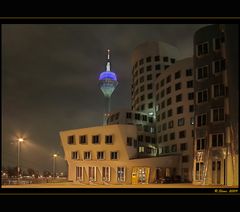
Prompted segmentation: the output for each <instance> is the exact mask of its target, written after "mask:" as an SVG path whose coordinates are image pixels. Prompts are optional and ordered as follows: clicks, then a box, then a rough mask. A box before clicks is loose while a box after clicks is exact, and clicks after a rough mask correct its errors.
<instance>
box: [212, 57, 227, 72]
mask: <svg viewBox="0 0 240 212" xmlns="http://www.w3.org/2000/svg"><path fill="white" fill-rule="evenodd" d="M224 70H225V60H216V61H213V74H218V73H220V72H222V71H224Z"/></svg>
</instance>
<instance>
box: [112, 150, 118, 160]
mask: <svg viewBox="0 0 240 212" xmlns="http://www.w3.org/2000/svg"><path fill="white" fill-rule="evenodd" d="M117 159H118V152H111V160H117Z"/></svg>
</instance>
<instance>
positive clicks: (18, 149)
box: [17, 141, 21, 183]
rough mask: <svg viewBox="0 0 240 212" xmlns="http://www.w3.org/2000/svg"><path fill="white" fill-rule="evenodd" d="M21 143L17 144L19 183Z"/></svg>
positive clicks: (18, 175)
mask: <svg viewBox="0 0 240 212" xmlns="http://www.w3.org/2000/svg"><path fill="white" fill-rule="evenodd" d="M20 145H21V143H20V141H18V143H17V182H18V183H19V177H20Z"/></svg>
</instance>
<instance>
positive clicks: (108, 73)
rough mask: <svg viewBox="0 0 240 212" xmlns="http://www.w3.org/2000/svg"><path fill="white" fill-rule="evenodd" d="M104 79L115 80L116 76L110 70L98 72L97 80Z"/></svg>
mask: <svg viewBox="0 0 240 212" xmlns="http://www.w3.org/2000/svg"><path fill="white" fill-rule="evenodd" d="M104 79H111V80H114V81H117V76H116V74H115V73H113V72H111V71H104V72H102V73H101V74H100V76H99V80H104Z"/></svg>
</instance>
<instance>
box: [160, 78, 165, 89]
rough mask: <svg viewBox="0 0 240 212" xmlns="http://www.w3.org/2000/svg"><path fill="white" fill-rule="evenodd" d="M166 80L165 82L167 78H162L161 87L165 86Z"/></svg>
mask: <svg viewBox="0 0 240 212" xmlns="http://www.w3.org/2000/svg"><path fill="white" fill-rule="evenodd" d="M164 82H165V80H164V79H162V80H161V82H160V86H161V87H163V86H164Z"/></svg>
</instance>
